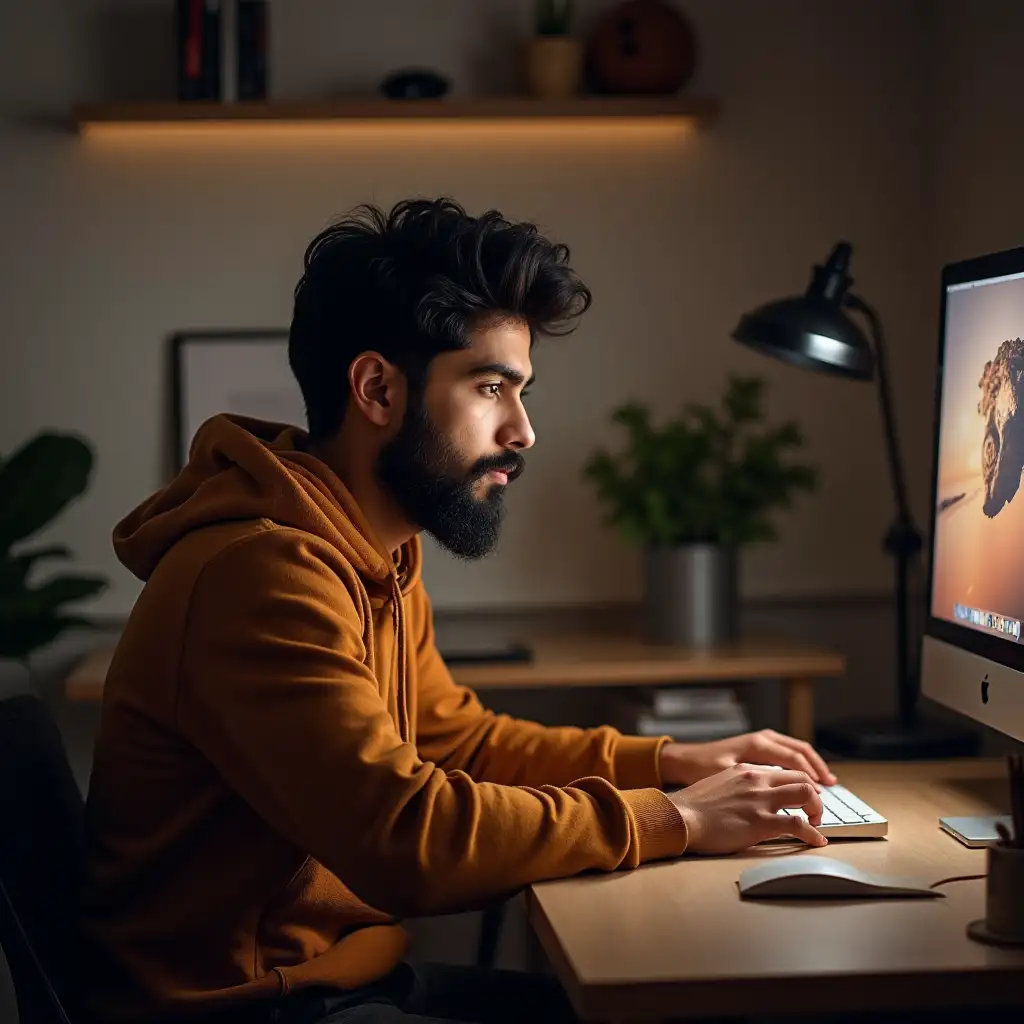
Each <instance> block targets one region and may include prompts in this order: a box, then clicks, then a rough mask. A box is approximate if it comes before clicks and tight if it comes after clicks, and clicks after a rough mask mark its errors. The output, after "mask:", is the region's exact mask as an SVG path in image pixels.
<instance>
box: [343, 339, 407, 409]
mask: <svg viewBox="0 0 1024 1024" xmlns="http://www.w3.org/2000/svg"><path fill="white" fill-rule="evenodd" d="M348 385H349V396H350V397H349V401H350V402H351V403H352V404H353V405H354V406H355V407H356V408H357V409H359V410H360V412H362V414H363V415H364V416H365V417H366V418H367V419H368V420H369V421H370V422H371V423H373V424H376V426H378V427H387V426H390V425H391V424H392V423H394V422H395V421H396V420H400V419H401V418H402V415H403V413H404V410H405V374H404V373H402V371H401V370H400V369H399V368H398V367H397V366H395V365H394V363H391V362H389V361H388V360H387V359H385V358H384V357H383V356H382V355H381V354H380V353H379V352H362V353H360V354H359V355H358V356H356V358H355V359H353V360H352V362H351V364H350V365H349V368H348Z"/></svg>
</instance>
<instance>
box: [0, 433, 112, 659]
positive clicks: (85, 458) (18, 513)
mask: <svg viewBox="0 0 1024 1024" xmlns="http://www.w3.org/2000/svg"><path fill="white" fill-rule="evenodd" d="M92 464H93V454H92V449H91V448H90V447H89V445H88V444H87V442H85V441H84V440H82V439H81V438H79V437H76V436H74V435H69V434H56V433H48V432H47V433H41V434H38V435H36V437H34V438H33V439H32V440H30V441H29V442H28V443H27V444H25V445H24V446H22V447H21V448H20V449H18V451H16V452H15V453H14V454H13V455H12V456H10V458H8V459H6V460H0V658H17V659H25V658H27V657H28V656H29V655H30V654H31V653H32V652H33V651H35V650H37V649H38V648H40V647H44V646H45V645H47V644H49V643H51V642H52V641H53V640H55V639H56V638H57V637H58V636H59V635H60V634H61V633H63V632H64V631H65V630H67V629H70V628H72V627H74V626H87V625H90V623H89V622H88V620H86V619H83V618H81V617H79V616H76V615H68V614H66V613H65V612H64V610H63V609H64V606H65V605H67V604H71V603H74V602H77V601H82V600H85V599H86V598H90V597H94V596H95V595H96V594H98V593H100V591H102V590H103V589H104V588H105V587H106V585H107V581H106V580H105V579H103V578H101V577H99V576H80V575H71V574H64V575H60V576H55V577H53V578H52V579H50V580H48V581H46V582H45V583H43V584H41V585H39V586H35V587H31V586H29V584H28V577H29V575H30V573H31V570H32V569H33V567H34V566H35V565H36V564H37V563H39V562H40V561H42V560H43V559H47V558H63V559H68V558H70V557H71V552H70V551H69V550H68V548H66V547H64V546H63V545H51V546H49V547H43V548H35V549H31V550H27V551H22V552H20V553H19V554H17V555H12V554H11V551H10V548H11V546H12V545H13V544H15V543H16V542H18V541H21V540H24V539H25V538H27V537H29V536H31V535H32V534H33V533H35V532H37V531H38V530H40V529H42V528H43V527H44V526H46V525H47V524H48V523H50V522H51V521H52V520H53V519H55V518H56V517H57V515H59V513H60V512H62V511H63V510H64V508H65V507H66V506H67V505H68V504H70V503H71V502H72V501H73V500H74V499H75V498H77V497H78V496H79V495H81V494H82V493H83V492H84V491H85V489H86V487H87V486H88V482H89V475H90V472H91V470H92Z"/></svg>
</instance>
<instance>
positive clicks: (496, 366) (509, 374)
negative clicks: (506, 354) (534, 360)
mask: <svg viewBox="0 0 1024 1024" xmlns="http://www.w3.org/2000/svg"><path fill="white" fill-rule="evenodd" d="M485 373H496V374H498V376H499V377H504V378H505V380H507V381H508V382H509V383H510V384H516V385H519V384H523V382H524V381H525V386H526V387H530V385H531V384H533V382H534V381H535V380H536V379H537V375H536V374H532V375H531V376H530V379H529V380H526V378H525V377H524V376H523V374H522V373H520V371H519V370H517V369H516V368H515V367H514V366H509V365H508V363H484V364H483V365H482V366H474V367H472V368H471V369H470V370H469V371H468V372H467V373H466V376H467V377H479V376H481V375H482V374H485Z"/></svg>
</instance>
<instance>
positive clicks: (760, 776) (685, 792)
mask: <svg viewBox="0 0 1024 1024" xmlns="http://www.w3.org/2000/svg"><path fill="white" fill-rule="evenodd" d="M669 799H670V800H671V801H672V802H673V803H674V804H675V805H676V807H677V808H678V809H679V813H680V814H681V815H682V816H683V820H684V821H685V822H686V831H687V835H688V837H689V838H688V841H687V844H686V849H687V851H688V852H691V853H736V852H737V851H738V850H745V849H746V848H747V847H749V846H754V845H756V844H757V843H763V842H765V841H766V840H768V839H778V838H779V837H780V836H795V837H796V838H797V839H800V840H802V841H803V842H805V843H807V844H808V845H809V846H825V845H826V843H827V842H828V840H827V839H825V837H824V836H823V835H822V834H821V833H820V832H819V831H818V830H817V829H816V828H814V826H815V825H820V824H821V797H819V796H818V790H817V787H816V786H815V784H814V783H813V782H811V780H810V778H809V777H808V776H807V775H806V774H805V773H804V772H798V771H786V770H775V769H766V768H763V767H760V766H758V765H751V764H736V765H733V766H732V767H731V768H727V769H726V770H725V771H723V772H719V773H718V774H717V775H712V776H711V777H710V778H706V779H702V780H701V781H700V782H696V783H694V784H693V785H692V786H688V787H687V788H686V789H682V790H679V791H678V792H676V793H670V794H669ZM784 807H800V808H803V810H804V811H805V813H806V814H807V817H808V819H809V821H804V819H803V818H800V817H796V816H795V815H789V814H779V813H778V812H779V811H780V810H782V808H784Z"/></svg>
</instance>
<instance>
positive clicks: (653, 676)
mask: <svg viewBox="0 0 1024 1024" xmlns="http://www.w3.org/2000/svg"><path fill="white" fill-rule="evenodd" d="M525 642H526V643H527V644H528V645H529V646H530V647H531V648H532V650H533V652H534V657H533V660H532V661H529V662H492V663H480V664H457V665H453V666H452V676H453V677H454V678H455V681H456V682H458V683H461V684H463V685H465V686H470V687H472V688H473V689H477V690H485V689H499V688H505V689H507V688H512V689H525V688H540V687H553V686H669V685H671V686H679V685H686V684H690V683H709V682H723V683H724V682H739V681H752V680H758V679H781V680H782V681H783V684H784V686H785V692H786V730H787V731H788V732H789V733H790V735H792V736H797V737H799V738H800V739H807V740H809V739H812V737H813V732H814V681H815V680H816V679H827V678H835V677H837V676H841V675H842V674H843V672H844V671H845V669H846V664H845V660H844V659H843V657H842V656H841V655H838V654H833V653H832V652H830V651H826V650H822V649H820V648H816V647H810V646H807V645H806V644H797V643H792V642H788V641H781V640H770V639H768V640H764V639H748V640H742V641H740V642H738V643H736V644H731V645H729V646H727V647H721V648H716V649H714V650H704V651H700V650H686V649H684V648H678V647H659V646H655V645H652V644H647V643H644V642H642V641H640V640H638V639H636V638H633V637H625V636H614V635H607V634H599V633H593V634H583V633H580V634H571V635H570V634H567V635H562V636H537V637H535V638H530V637H528V638H526V639H525ZM111 655H112V651H111V650H109V649H104V650H98V651H95V652H94V653H93V654H91V655H89V656H87V657H86V658H84V659H83V660H82V661H81V662H80V663H79V665H78V666H77V667H76V668H75V669H74V671H73V672H72V673H71V675H70V676H69V677H68V679H67V681H66V683H65V694H66V696H67V697H68V699H69V700H99V699H100V697H101V696H102V694H103V680H104V678H105V676H106V674H107V669H108V667H109V665H110V658H111Z"/></svg>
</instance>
